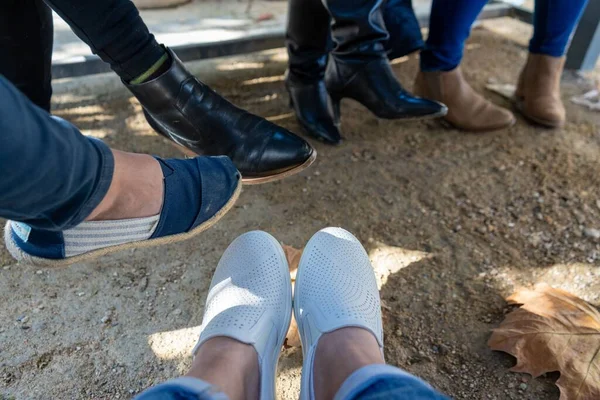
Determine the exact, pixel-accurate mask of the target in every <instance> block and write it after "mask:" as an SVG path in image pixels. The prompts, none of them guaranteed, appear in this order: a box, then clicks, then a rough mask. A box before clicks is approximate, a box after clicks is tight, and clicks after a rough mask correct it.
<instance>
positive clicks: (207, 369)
mask: <svg viewBox="0 0 600 400" xmlns="http://www.w3.org/2000/svg"><path fill="white" fill-rule="evenodd" d="M185 376H189V377H192V378H196V379H201V380H203V381H204V382H209V383H210V384H212V385H213V386H216V387H217V388H218V389H219V390H220V391H222V392H223V393H225V394H226V395H227V396H228V397H229V398H230V399H231V400H242V399H244V400H259V397H258V394H259V393H260V364H259V362H258V354H257V353H256V350H255V349H254V347H252V346H251V345H249V344H245V343H242V342H240V341H238V340H235V339H231V338H228V337H222V336H221V337H215V338H213V339H209V340H207V341H206V342H204V343H203V344H202V345H201V346H200V347H199V348H198V349H197V350H196V356H195V357H194V361H193V362H192V367H191V368H190V370H189V371H188V373H187V374H185Z"/></svg>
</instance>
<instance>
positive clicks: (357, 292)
mask: <svg viewBox="0 0 600 400" xmlns="http://www.w3.org/2000/svg"><path fill="white" fill-rule="evenodd" d="M294 316H295V318H296V321H297V323H298V331H299V333H300V339H301V341H302V353H303V355H304V365H303V371H304V373H303V375H302V383H301V393H300V398H301V399H315V398H318V399H323V398H332V396H330V395H331V394H332V393H335V392H336V391H337V389H339V386H340V385H341V383H342V382H343V380H344V379H346V377H347V376H349V375H350V374H351V373H352V372H354V371H355V370H357V369H358V368H360V367H362V366H364V365H368V364H374V363H383V328H382V322H381V305H380V301H379V291H378V289H377V282H376V280H375V275H374V273H373V268H372V266H371V263H370V262H369V257H368V255H367V253H366V251H365V249H364V248H363V247H362V246H361V244H360V243H359V241H358V240H357V239H356V238H355V237H354V236H352V234H350V233H349V232H347V231H345V230H343V229H341V228H327V229H324V230H322V231H320V232H317V233H316V234H315V235H314V236H313V237H312V239H310V241H309V242H308V244H307V245H306V247H305V248H304V251H303V253H302V258H301V259H300V264H299V266H298V272H297V275H296V287H295V294H294ZM338 340H339V342H338ZM356 340H360V342H357V341H356ZM336 342H337V343H338V345H339V344H341V343H344V344H346V345H347V347H344V349H345V350H344V352H345V353H346V354H343V352H340V353H338V358H339V359H340V361H346V363H345V364H346V365H345V366H343V365H338V364H337V363H335V361H333V363H334V364H336V365H337V368H338V369H336V370H331V369H330V370H329V371H328V372H327V373H325V374H323V375H322V376H321V375H320V374H321V373H322V372H323V370H325V368H328V367H330V366H331V365H330V364H329V362H328V361H327V360H328V359H329V358H330V357H327V355H328V354H330V351H332V350H334V348H335V346H336ZM363 343H364V347H362V346H363ZM357 344H358V346H357ZM317 349H318V352H317ZM339 349H340V348H339V347H338V351H339ZM321 351H323V353H321ZM317 353H318V355H317ZM350 355H353V356H352V357H350ZM358 355H360V357H358V358H357V357H354V356H358ZM350 359H351V360H352V361H350ZM330 361H331V360H330ZM340 364H342V362H341V363H340ZM323 378H326V379H327V380H329V381H328V382H327V381H325V380H324V379H323Z"/></svg>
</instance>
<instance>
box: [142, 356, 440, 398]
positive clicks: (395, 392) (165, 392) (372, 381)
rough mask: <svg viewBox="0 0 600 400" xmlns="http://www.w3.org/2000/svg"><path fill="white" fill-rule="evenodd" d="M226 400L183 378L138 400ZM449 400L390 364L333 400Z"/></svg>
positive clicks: (363, 375)
mask: <svg viewBox="0 0 600 400" xmlns="http://www.w3.org/2000/svg"><path fill="white" fill-rule="evenodd" d="M188 399H189V400H192V399H195V400H223V399H227V396H226V395H225V394H223V393H219V392H218V391H217V390H216V389H215V388H213V387H211V385H210V384H209V383H207V382H204V381H201V380H200V379H195V378H190V377H183V378H178V379H174V380H172V381H169V382H165V383H162V384H160V385H158V386H155V387H153V388H150V389H148V390H146V391H145V392H143V393H142V394H140V395H139V396H138V397H136V398H135V400H188ZM375 399H377V400H379V399H381V400H383V399H391V400H396V399H397V400H449V399H448V397H446V396H444V395H441V394H439V393H438V392H436V391H435V390H434V389H433V388H432V387H431V386H429V385H428V384H427V383H425V382H423V381H422V380H420V379H419V378H417V377H415V376H413V375H410V374H409V373H407V372H404V371H402V370H400V369H398V368H396V367H392V366H390V365H369V366H366V367H363V368H361V369H359V370H357V371H355V372H354V373H353V374H352V375H350V376H349V377H348V378H347V379H346V381H345V382H344V383H343V384H342V387H341V388H340V390H339V391H338V393H337V394H336V395H335V398H334V400H375Z"/></svg>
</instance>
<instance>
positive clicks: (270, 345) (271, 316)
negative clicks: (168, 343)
mask: <svg viewBox="0 0 600 400" xmlns="http://www.w3.org/2000/svg"><path fill="white" fill-rule="evenodd" d="M291 318H292V283H291V279H290V271H289V267H288V263H287V260H286V258H285V254H284V252H283V249H282V248H281V245H280V244H279V242H278V241H277V240H276V239H275V238H274V237H273V236H271V235H269V234H268V233H265V232H260V231H254V232H248V233H246V234H244V235H242V236H240V237H238V238H237V239H235V240H234V241H233V243H231V244H230V245H229V247H228V248H227V250H225V253H224V254H223V256H222V257H221V260H220V261H219V264H218V266H217V269H216V271H215V275H214V276H213V279H212V282H211V284H210V289H209V292H208V298H207V299H206V308H205V310H204V318H203V320H202V329H201V333H200V339H199V341H198V344H197V345H196V347H195V348H194V351H193V354H194V355H195V354H196V352H197V351H198V348H200V346H201V345H202V344H203V343H204V342H206V341H207V340H209V339H212V338H215V337H219V336H225V337H229V338H232V339H236V340H238V341H240V342H242V343H246V344H250V345H252V346H253V347H254V348H255V349H256V352H257V353H258V364H259V367H260V399H261V400H274V399H275V376H276V373H277V362H278V359H279V353H280V352H281V347H282V346H283V342H284V340H285V336H286V334H287V331H288V328H289V326H290V320H291Z"/></svg>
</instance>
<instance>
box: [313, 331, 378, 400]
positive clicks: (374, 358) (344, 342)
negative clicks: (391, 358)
mask: <svg viewBox="0 0 600 400" xmlns="http://www.w3.org/2000/svg"><path fill="white" fill-rule="evenodd" d="M384 363H385V361H384V359H383V356H382V354H381V351H380V349H379V344H378V343H377V339H375V336H374V335H373V334H372V333H371V332H369V331H367V330H365V329H362V328H342V329H339V330H337V331H333V332H330V333H327V334H325V335H323V336H322V337H321V338H320V339H319V344H318V345H317V350H316V355H315V362H314V375H313V376H314V390H315V397H316V399H317V400H328V399H332V398H333V397H334V396H335V394H336V393H337V391H338V390H339V388H340V387H341V386H342V384H343V383H344V381H345V380H346V379H347V378H348V377H349V376H350V375H351V374H352V373H353V372H354V371H356V370H358V369H360V368H362V367H365V366H367V365H372V364H384Z"/></svg>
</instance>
